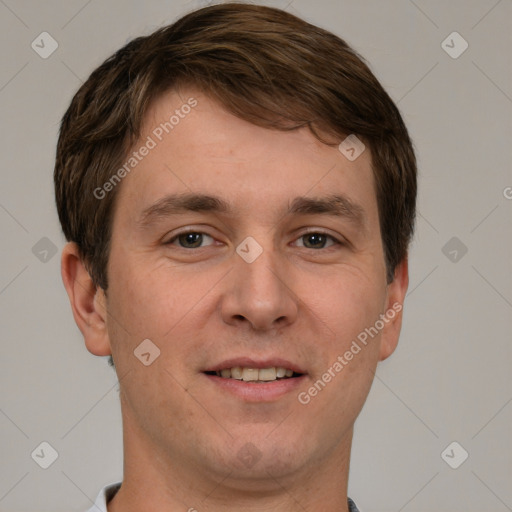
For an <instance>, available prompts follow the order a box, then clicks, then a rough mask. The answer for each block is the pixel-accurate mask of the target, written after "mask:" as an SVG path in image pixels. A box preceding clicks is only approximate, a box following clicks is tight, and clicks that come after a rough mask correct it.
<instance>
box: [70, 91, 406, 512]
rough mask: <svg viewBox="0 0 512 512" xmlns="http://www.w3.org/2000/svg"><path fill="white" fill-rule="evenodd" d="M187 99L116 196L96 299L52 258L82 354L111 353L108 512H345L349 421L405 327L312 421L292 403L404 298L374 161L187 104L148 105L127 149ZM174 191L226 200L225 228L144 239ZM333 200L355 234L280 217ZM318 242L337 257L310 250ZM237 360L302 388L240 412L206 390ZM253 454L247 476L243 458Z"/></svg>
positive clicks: (176, 98) (168, 226) (174, 219)
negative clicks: (104, 284) (157, 205)
mask: <svg viewBox="0 0 512 512" xmlns="http://www.w3.org/2000/svg"><path fill="white" fill-rule="evenodd" d="M189 97H194V98H196V99H197V101H198V104H197V106H196V107H195V108H193V109H192V111H191V113H190V114H188V115H187V116H186V117H184V118H183V119H180V122H179V124H177V125H176V126H175V127H174V129H173V131H172V132H170V133H169V134H168V135H166V136H165V138H164V139H163V140H162V142H159V143H158V145H157V146H156V147H155V148H154V149H152V150H151V151H150V152H149V154H148V155H147V156H146V157H145V158H144V159H143V160H142V161H141V162H140V163H139V164H138V165H137V167H136V168H135V169H134V170H133V171H132V172H131V173H130V174H128V175H127V176H126V177H125V178H124V179H123V181H122V183H121V184H120V185H118V186H119V187H120V189H119V190H118V192H119V197H118V203H117V205H116V209H115V212H114V220H113V235H112V244H111V253H110V259H109V264H108V278H109V287H108V290H107V295H105V293H104V291H103V290H101V289H100V288H96V287H95V286H94V284H93V283H92V281H91V279H90V277H89V274H88V273H87V271H86V269H85V267H84V265H83V263H82V262H81V261H80V258H79V256H78V250H77V247H76V245H75V244H74V243H69V244H67V245H66V246H65V248H64V250H63V253H62V276H63V281H64V284H65V287H66V290H67V292H68V295H69V299H70V302H71V306H72V310H73V314H74V317H75V321H76V323H77V325H78V327H79V328H80V330H81V332H82V334H83V336H84V339H85V344H86V346H87V349H88V350H89V351H90V352H91V353H92V354H95V355H98V356H105V355H109V354H112V355H113V357H114V361H115V363H116V371H117V374H118V377H119V380H120V401H121V410H122V417H123V442H124V456H125V460H124V480H123V485H122V487H121V489H120V491H119V492H118V493H117V495H116V496H115V497H114V499H113V500H112V501H111V502H110V503H109V506H108V510H109V511H110V512H119V511H123V512H131V511H136V510H137V511H138V510H145V511H149V512H151V511H159V512H162V511H169V512H171V511H172V512H175V511H178V510H183V511H187V510H190V511H191V512H192V511H193V510H194V509H195V510H197V511H199V512H202V511H205V512H214V511H239V510H245V511H249V512H252V511H273V512H278V511H296V510H305V511H318V510H324V511H333V512H334V511H336V512H338V511H341V512H346V511H347V510H348V509H347V480H348V470H349V459H350V447H351V442H352V432H353V425H354V421H355V419H356V417H357V416H358V414H359V412H360V410H361V408H362V406H363V404H364V402H365V400H366V397H367V394H368V392H369V389H370V386H371V383H372V380H373V372H374V371H375V369H376V366H377V364H378V362H379V361H380V360H383V359H385V358H387V357H388V356H389V355H390V354H391V353H392V352H393V351H394V349H395V347H396V345H397V342H398V337H399V332H400V327H401V320H402V314H401V312H398V313H397V314H396V315H395V316H394V318H393V319H392V320H389V321H388V322H386V323H385V326H384V328H383V329H382V330H380V332H379V335H378V336H375V337H374V338H373V339H371V341H370V342H369V343H368V344H367V346H366V347H364V348H363V349H362V350H361V351H360V352H359V353H358V354H357V355H355V356H354V358H353V359H352V360H351V361H350V362H349V363H348V364H347V365H346V366H345V367H344V368H343V370H342V371H341V372H339V373H337V374H336V377H335V378H333V379H332V380H331V382H329V383H328V384H327V385H326V386H325V388H324V389H322V391H321V392H319V393H318V394H317V395H316V396H315V397H313V398H312V399H311V401H310V402H309V403H308V404H306V405H304V404H301V403H300V402H299V400H298V399H297V393H298V392H299V391H307V389H308V388H310V387H311V386H312V385H313V383H314V382H315V381H317V380H318V379H319V378H321V376H322V374H324V373H325V372H326V371H327V369H328V368H330V367H332V365H333V363H334V362H335V361H336V360H337V358H338V356H340V355H343V354H344V353H345V352H346V351H347V350H348V349H349V347H350V345H351V343H352V341H353V340H355V339H356V337H357V335H358V334H359V333H360V332H362V331H364V329H365V328H368V327H370V326H373V325H374V324H375V322H376V320H377V319H378V318H379V315H380V314H385V313H386V311H388V310H390V309H392V306H393V304H396V303H399V304H402V303H403V299H404V297H405V293H406V290H407V286H408V271H407V259H405V260H404V261H403V262H402V263H401V264H400V265H399V266H398V267H397V269H396V271H395V278H394V280H393V281H392V282H391V283H390V284H387V283H386V269H385V264H384V253H383V246H382V240H381V236H380V228H379V218H378V210H377V201H376V195H375V186H374V178H373V173H372V169H371V155H370V151H369V150H368V149H367V150H365V151H364V152H363V153H362V154H361V155H360V156H359V157H358V158H357V159H356V160H355V161H353V162H350V161H349V160H348V159H347V158H345V156H344V155H342V154H341V153H340V152H339V151H338V149H337V147H329V146H326V145H324V144H321V143H320V142H319V141H318V140H317V139H315V137H314V136H313V135H312V134H311V133H310V132H309V131H308V130H307V129H301V130H296V131H291V132H280V131H272V130H268V129H265V128H261V127H257V126H255V125H252V124H249V123H247V122H246V121H243V120H240V119H238V118H236V117H234V116H232V115H231V114H229V113H227V112H226V111H225V110H223V109H222V107H221V106H219V105H218V104H217V103H215V102H214V101H212V100H210V99H209V98H208V97H206V96H205V95H203V94H201V93H200V92H198V91H196V90H193V89H190V88H189V89H186V90H183V91H181V92H180V93H179V94H178V92H172V91H171V92H168V93H166V94H165V95H163V96H162V97H160V98H159V99H158V100H156V101H155V102H154V104H153V105H152V107H151V109H150V111H149V112H148V114H147V117H146V120H145V123H144V129H143V132H142V134H141V138H140V141H139V143H138V144H135V147H140V145H142V143H143V142H144V141H145V140H146V137H147V136H148V135H150V134H151V131H152V130H153V129H154V128H155V127H156V126H158V125H159V123H161V122H162V121H164V120H166V119H168V118H169V113H172V112H174V111H175V110H176V109H179V108H180V107H181V105H183V103H185V102H186V100H187V99H188V98H189ZM177 192H195V193H206V194H211V195H217V196H220V197H221V198H223V199H224V200H225V201H227V202H228V203H229V204H230V205H231V207H232V208H233V211H234V214H233V215H227V214H222V213H212V212H187V213H182V214H179V215H171V216H167V217H165V218H161V219H159V220H158V221H157V222H155V223H153V224H150V225H149V226H146V227H145V228H141V227H138V226H137V219H139V217H140V215H141V212H142V211H143V210H144V209H145V208H147V207H148V206H149V205H151V204H153V203H154V202H155V201H156V200H157V199H159V198H161V197H163V196H164V195H166V194H168V193H177ZM332 193H339V194H344V195H345V196H347V197H348V198H349V199H350V200H351V201H352V202H354V203H357V204H358V205H360V206H361V208H362V209H363V211H364V215H365V219H366V221H365V224H364V227H361V226H359V227H358V226H356V225H355V224H354V223H353V222H352V221H351V220H350V219H347V218H341V217H336V216H332V215H325V214H324V215H322V214H308V215H300V216H297V215H295V216H289V215H286V213H285V212H286V209H287V206H288V203H289V202H290V201H291V200H292V199H294V198H295V197H297V196H307V197H315V198H321V197H325V196H327V195H329V194H332ZM186 227H192V228H193V229H194V231H195V232H198V233H204V234H206V235H209V236H204V237H203V239H202V240H203V241H202V245H200V244H201V242H199V245H200V247H199V248H185V247H183V244H186V243H187V240H189V239H185V240H183V237H182V239H181V246H180V239H174V242H173V244H166V242H169V241H170V240H171V239H172V238H173V236H176V235H177V234H178V233H179V232H181V231H182V230H183V228H186ZM318 231H325V232H327V234H328V235H330V236H332V237H334V239H337V240H339V241H341V242H343V243H342V244H337V243H335V241H334V239H331V238H328V237H327V238H325V239H322V238H321V239H320V242H319V241H318V239H315V238H313V240H311V237H308V236H304V235H305V232H311V233H318ZM247 236H251V237H253V238H254V239H255V240H256V241H257V242H258V243H259V245H260V246H261V247H262V249H263V253H262V254H261V255H260V256H259V257H258V258H257V259H256V260H255V261H254V262H252V263H247V262H246V261H244V259H242V258H241V257H240V256H239V254H237V252H236V248H237V246H238V245H239V244H240V243H241V242H242V241H243V240H244V239H245V238H246V237H247ZM199 238H200V237H199ZM190 245H191V244H190V242H189V246H190ZM147 338H148V339H150V340H152V342H153V343H154V344H155V345H156V346H158V347H159V349H160V356H159V357H158V358H157V359H156V360H155V361H154V362H153V363H152V364H151V365H149V366H144V365H143V364H141V362H140V361H139V359H137V358H136V357H135V356H134V353H133V352H134V349H135V348H136V347H137V346H138V345H139V344H140V343H141V341H142V340H144V339H147ZM238 356H247V357H253V358H256V359H264V358H269V357H282V358H285V359H287V360H289V361H292V362H294V363H295V364H297V365H299V366H300V367H301V368H302V369H304V370H305V371H306V372H307V375H306V377H305V379H303V380H304V382H303V383H301V385H300V389H297V390H296V391H294V392H292V393H288V394H285V395H284V396H282V397H280V398H278V399H276V400H270V401H262V402H248V401H245V400H244V399H242V398H240V397H238V396H234V395H232V394H230V393H228V392H225V391H224V390H221V389H219V387H218V386H216V385H214V384H212V383H211V380H210V379H208V378H207V377H205V375H204V374H203V373H202V372H203V370H205V369H206V368H207V367H208V366H209V365H210V366H211V365H213V364H216V363H219V362H221V361H223V360H226V359H229V358H232V357H238ZM249 442H250V443H252V445H253V446H254V447H255V450H256V452H255V453H257V455H258V460H257V461H256V462H255V463H254V464H252V465H250V467H248V466H247V465H245V464H244V463H243V461H242V460H241V459H240V457H239V456H238V455H239V451H240V450H241V449H243V447H244V446H245V445H246V444H247V443H249ZM253 450H254V449H253Z"/></svg>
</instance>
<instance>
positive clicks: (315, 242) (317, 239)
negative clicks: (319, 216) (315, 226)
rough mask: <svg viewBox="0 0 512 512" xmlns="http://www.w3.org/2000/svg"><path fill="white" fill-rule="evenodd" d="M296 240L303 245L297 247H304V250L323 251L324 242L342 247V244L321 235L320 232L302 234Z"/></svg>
mask: <svg viewBox="0 0 512 512" xmlns="http://www.w3.org/2000/svg"><path fill="white" fill-rule="evenodd" d="M297 240H301V241H303V245H302V246H301V245H299V247H305V248H306V249H325V248H326V246H325V244H326V242H327V241H328V240H331V241H332V242H333V243H331V245H330V246H328V247H331V246H332V245H342V243H341V242H340V241H339V240H337V239H336V238H334V237H333V236H331V235H328V234H327V233H323V232H322V231H310V232H309V233H304V234H303V235H301V236H300V237H299V238H298V239H297Z"/></svg>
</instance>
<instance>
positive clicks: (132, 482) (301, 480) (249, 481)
mask: <svg viewBox="0 0 512 512" xmlns="http://www.w3.org/2000/svg"><path fill="white" fill-rule="evenodd" d="M127 420H129V418H126V417H125V414H124V413H123V445H124V478H123V484H122V486H121V488H120V490H119V491H118V493H117V494H116V495H115V497H114V498H113V499H112V501H111V502H110V503H109V504H108V512H135V511H140V510H144V511H145V512H176V511H188V512H221V511H222V512H239V511H240V510H244V511H246V512H257V511H258V512H261V511H266V510H272V512H291V511H296V510H322V511H325V512H348V505H347V482H348V470H349V460H350V446H351V442H352V430H350V431H349V432H347V433H346V435H345V436H344V438H343V439H342V441H341V442H340V443H339V444H338V446H336V447H335V448H334V450H331V452H330V453H329V454H327V455H326V456H325V457H321V458H317V459H316V460H311V459H310V460H307V461H304V464H303V465H302V466H301V467H296V468H294V469H293V470H290V471H289V472H284V473H283V471H281V470H280V469H281V468H278V467H277V466H276V464H274V462H275V461H271V460H270V461H268V460H267V461H266V459H265V457H263V458H262V461H261V464H259V465H258V466H259V468H260V472H259V473H258V474H254V475H249V476H248V475H247V474H245V475H244V476H243V477H241V476H240V475H238V474H237V472H236V471H234V470H230V471H228V472H226V473H222V472H219V471H216V468H215V466H214V465H213V464H209V463H204V464H202V463H200V464H194V463H193V461H190V460H186V459H184V458H183V456H181V455H180V453H178V452H176V453H167V451H166V450H165V449H164V448H163V447H161V446H158V445H156V444H155V443H154V442H152V441H151V440H149V439H148V438H147V436H145V435H144V433H143V432H142V431H141V429H140V428H137V427H136V426H135V424H134V423H133V422H130V421H127ZM270 459H271V457H270ZM262 465H263V466H262ZM262 467H263V470H262V469H261V468H262ZM253 476H254V478H253Z"/></svg>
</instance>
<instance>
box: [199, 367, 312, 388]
mask: <svg viewBox="0 0 512 512" xmlns="http://www.w3.org/2000/svg"><path fill="white" fill-rule="evenodd" d="M205 373H206V374H207V375H216V376H217V377H221V378H223V379H235V380H241V381H244V382H251V383H254V384H263V383H266V382H275V381H277V380H283V379H293V378H297V377H301V376H302V375H304V374H303V373H299V372H295V371H293V370H292V369H291V368H285V367H284V366H270V367H268V368H251V367H247V366H245V367H243V366H233V367H231V368H223V369H222V370H215V371H214V370H211V371H206V372H205Z"/></svg>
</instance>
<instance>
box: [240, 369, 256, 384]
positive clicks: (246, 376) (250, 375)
mask: <svg viewBox="0 0 512 512" xmlns="http://www.w3.org/2000/svg"><path fill="white" fill-rule="evenodd" d="M259 373H260V372H259V371H258V370H257V369H256V368H244V369H243V370H242V380H243V381H245V382H249V381H251V380H258V374H259Z"/></svg>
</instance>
